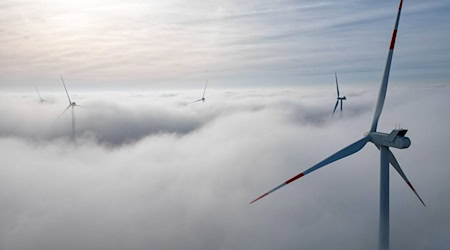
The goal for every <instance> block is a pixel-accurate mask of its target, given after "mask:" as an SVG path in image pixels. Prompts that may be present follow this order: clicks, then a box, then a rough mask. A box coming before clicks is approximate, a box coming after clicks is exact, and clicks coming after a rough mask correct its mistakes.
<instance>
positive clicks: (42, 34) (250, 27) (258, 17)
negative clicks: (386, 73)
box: [0, 0, 450, 91]
mask: <svg viewBox="0 0 450 250" xmlns="http://www.w3.org/2000/svg"><path fill="white" fill-rule="evenodd" d="M397 6H398V1H396V0H395V1H376V2H374V1H284V0H281V1H246V2H245V3H243V2H242V1H180V0H169V1H164V2H163V3H162V2H161V1H127V2H123V1H102V0H94V1H86V0H81V1H56V0H39V1H32V2H29V1H19V0H14V1H11V0H7V1H2V3H1V4H0V41H1V43H2V46H0V81H1V90H3V91H8V90H10V89H23V90H26V89H28V88H30V86H33V85H34V84H38V85H39V86H42V87H43V88H47V89H53V88H58V89H59V88H60V86H59V74H60V73H62V74H63V75H64V76H65V77H66V78H67V79H68V81H69V82H71V85H72V86H73V87H72V88H74V89H75V90H81V89H127V88H130V89H143V88H163V89H174V88H185V87H186V88H193V87H198V84H199V83H200V84H202V83H203V82H204V80H205V79H206V78H208V79H210V81H211V82H212V83H215V86H216V87H273V86H298V85H307V84H328V83H330V82H333V80H334V79H333V74H334V72H338V75H339V78H340V79H341V82H343V83H344V82H345V83H346V84H365V83H367V84H375V85H376V86H377V85H378V84H379V81H380V79H381V74H382V70H383V68H384V63H385V58H386V55H387V49H388V44H389V40H390V36H391V33H392V29H393V26H394V18H395V14H396V11H397ZM449 11H450V1H448V0H438V1H432V2H430V1H426V2H424V1H416V0H414V1H411V0H408V1H405V3H404V8H403V13H402V17H401V21H400V30H399V36H398V40H397V47H396V51H395V55H394V62H393V66H392V74H391V77H392V78H391V79H392V81H395V82H397V83H408V84H410V83H416V84H425V85H427V84H437V85H440V84H448V79H449V78H450V70H449V69H450V53H449V52H450V15H449Z"/></svg>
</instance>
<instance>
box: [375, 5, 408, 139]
mask: <svg viewBox="0 0 450 250" xmlns="http://www.w3.org/2000/svg"><path fill="white" fill-rule="evenodd" d="M402 4H403V0H400V6H399V7H398V12H397V19H396V21H395V27H394V32H393V33H392V39H391V44H390V46H389V53H388V57H387V60H386V67H385V69H384V74H383V79H382V81H381V86H380V91H379V93H378V100H377V106H376V108H375V113H374V115H373V120H372V126H371V128H370V132H375V131H376V130H377V126H378V119H380V115H381V111H382V110H383V105H384V100H385V99H386V92H387V87H388V82H389V73H390V70H391V62H392V55H393V54H394V46H395V38H396V37H397V29H398V23H399V21H400V13H401V11H402Z"/></svg>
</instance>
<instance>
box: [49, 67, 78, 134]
mask: <svg viewBox="0 0 450 250" xmlns="http://www.w3.org/2000/svg"><path fill="white" fill-rule="evenodd" d="M60 77H61V81H62V83H63V86H64V89H65V90H66V94H67V99H68V100H69V106H67V108H66V109H65V110H64V111H63V112H62V113H61V114H60V115H59V116H58V118H56V120H58V119H59V118H60V117H61V116H62V115H63V114H64V113H65V112H66V111H67V110H68V109H69V108H72V139H75V112H74V108H75V106H77V107H83V106H80V105H77V103H76V102H72V100H70V96H69V92H68V91H67V87H66V84H65V83H64V79H63V77H62V75H60Z"/></svg>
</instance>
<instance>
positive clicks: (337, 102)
mask: <svg viewBox="0 0 450 250" xmlns="http://www.w3.org/2000/svg"><path fill="white" fill-rule="evenodd" d="M338 104H339V99H338V100H337V101H336V105H335V106H334V109H333V114H331V116H333V115H334V112H336V109H337V106H338Z"/></svg>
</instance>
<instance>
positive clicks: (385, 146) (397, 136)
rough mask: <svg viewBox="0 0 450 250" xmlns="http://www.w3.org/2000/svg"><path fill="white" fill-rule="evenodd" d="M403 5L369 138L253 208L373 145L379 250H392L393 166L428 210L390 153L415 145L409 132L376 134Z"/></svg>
mask: <svg viewBox="0 0 450 250" xmlns="http://www.w3.org/2000/svg"><path fill="white" fill-rule="evenodd" d="M402 3H403V0H400V6H399V9H398V13H397V19H396V22H395V28H394V32H393V34H392V39H391V44H390V47H389V54H388V57H387V62H386V68H385V70H384V75H383V79H382V82H381V87H380V92H379V94H378V101H377V106H376V109H375V115H374V117H373V121H372V126H371V128H370V131H369V132H367V133H366V134H365V136H364V138H362V139H360V140H358V141H356V142H354V143H353V144H350V145H349V146H347V147H345V148H343V149H341V150H340V151H338V152H337V153H335V154H333V155H331V156H330V157H328V158H326V159H325V160H323V161H321V162H319V163H317V164H316V165H314V166H312V167H311V168H309V169H307V170H306V171H304V172H302V173H300V174H298V175H296V176H294V177H292V178H291V179H289V180H287V181H285V182H284V183H282V184H280V185H278V186H277V187H275V188H273V189H271V190H270V191H269V192H267V193H265V194H263V195H261V196H260V197H258V198H257V199H255V200H254V201H252V202H250V204H251V203H253V202H255V201H257V200H259V199H261V198H263V197H265V196H267V195H268V194H270V193H273V192H274V191H276V190H278V189H280V188H282V187H284V186H286V185H287V184H289V183H291V182H293V181H295V180H297V179H299V178H301V177H303V176H305V175H307V174H309V173H311V172H313V171H315V170H317V169H319V168H321V167H323V166H326V165H328V164H330V163H332V162H335V161H337V160H339V159H342V158H344V157H347V156H349V155H351V154H354V153H356V152H358V151H359V150H361V149H362V148H363V147H364V146H365V145H366V143H367V142H372V143H373V144H375V146H376V147H377V148H378V149H379V150H380V216H379V243H378V244H379V249H380V250H387V249H389V163H390V164H391V165H392V166H393V167H394V169H395V170H397V172H398V173H399V174H400V176H401V177H402V178H403V180H404V181H405V182H406V183H407V184H408V186H409V187H410V188H411V190H412V191H413V192H414V194H415V195H416V196H417V198H419V200H420V202H422V204H423V205H424V206H425V203H424V202H423V201H422V199H421V198H420V196H419V194H418V193H417V192H416V190H415V189H414V187H413V186H412V185H411V182H410V181H409V180H408V178H407V177H406V175H405V173H404V172H403V170H402V168H401V167H400V165H399V164H398V162H397V159H396V158H395V156H394V154H393V153H392V152H391V150H390V149H389V148H390V147H393V148H398V149H404V148H408V147H409V146H410V145H411V141H410V140H409V138H408V137H405V134H406V132H407V131H408V130H406V129H394V130H392V132H391V133H390V134H387V133H381V132H377V131H376V130H377V124H378V119H379V118H380V115H381V111H382V109H383V104H384V100H385V98H386V91H387V86H388V80H389V71H390V68H391V62H392V54H393V52H394V45H395V38H396V36H397V28H398V23H399V20H400V13H401V9H402Z"/></svg>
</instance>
